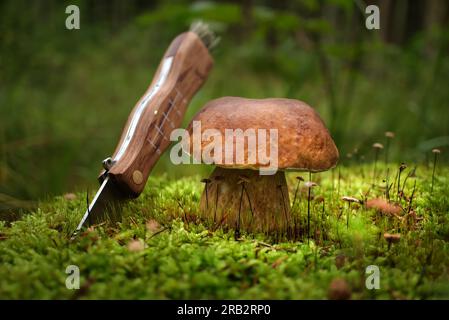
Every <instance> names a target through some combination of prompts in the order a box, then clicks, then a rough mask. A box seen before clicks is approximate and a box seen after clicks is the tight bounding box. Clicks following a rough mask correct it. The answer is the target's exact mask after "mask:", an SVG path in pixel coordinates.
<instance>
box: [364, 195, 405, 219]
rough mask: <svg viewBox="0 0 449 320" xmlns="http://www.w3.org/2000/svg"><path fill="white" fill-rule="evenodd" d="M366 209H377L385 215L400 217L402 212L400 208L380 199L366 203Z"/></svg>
mask: <svg viewBox="0 0 449 320" xmlns="http://www.w3.org/2000/svg"><path fill="white" fill-rule="evenodd" d="M366 207H367V208H368V209H376V210H377V211H379V212H381V213H383V214H388V215H395V216H398V215H399V214H400V213H401V211H402V209H401V207H400V206H398V205H395V204H392V203H389V202H388V201H386V200H384V199H380V198H376V199H370V200H368V201H367V202H366Z"/></svg>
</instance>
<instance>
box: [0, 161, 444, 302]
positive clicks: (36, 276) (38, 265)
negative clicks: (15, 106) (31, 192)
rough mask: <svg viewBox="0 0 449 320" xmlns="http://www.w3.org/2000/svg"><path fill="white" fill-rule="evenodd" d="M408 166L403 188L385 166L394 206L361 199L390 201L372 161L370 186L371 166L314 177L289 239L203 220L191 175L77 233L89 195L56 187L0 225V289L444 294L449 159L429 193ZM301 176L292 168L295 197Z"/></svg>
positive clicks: (62, 294) (2, 293) (134, 295)
mask: <svg viewBox="0 0 449 320" xmlns="http://www.w3.org/2000/svg"><path fill="white" fill-rule="evenodd" d="M414 169H415V168H414V167H413V166H409V167H408V168H406V169H404V170H403V172H401V175H400V176H401V180H400V184H399V191H400V195H399V196H398V195H397V191H398V190H397V189H398V187H397V185H398V183H397V181H398V180H397V178H395V176H397V172H398V166H393V165H390V171H389V172H390V174H389V176H390V178H389V181H388V184H389V185H391V189H389V197H390V205H386V204H385V203H382V202H381V201H378V204H380V207H379V209H369V208H367V201H366V200H370V199H371V200H372V199H375V198H380V199H385V198H386V192H385V191H386V188H385V185H387V183H386V182H383V179H384V177H385V174H386V171H387V170H386V167H385V166H383V165H378V168H377V172H378V178H377V179H376V185H375V187H372V183H373V178H372V177H373V166H372V165H364V166H351V167H343V166H341V167H340V168H336V169H334V170H333V171H329V172H325V173H320V174H314V175H312V180H313V181H315V182H317V183H318V187H315V188H313V199H311V201H310V208H311V217H312V219H311V239H309V240H308V239H307V236H306V233H305V232H302V231H300V232H298V233H297V236H298V237H297V238H296V239H294V240H290V241H288V240H285V239H284V240H283V239H277V241H274V240H273V238H272V237H270V236H267V235H262V234H259V235H250V234H245V233H243V234H241V235H240V237H238V238H237V239H236V238H235V233H234V232H233V231H232V230H230V229H229V230H225V229H223V228H214V227H213V226H211V225H208V224H207V223H201V220H200V219H199V218H198V215H199V199H200V197H201V192H202V188H203V184H201V183H200V178H201V177H197V176H193V177H186V178H183V179H178V180H167V179H166V177H164V176H159V177H151V178H150V180H149V182H148V183H147V187H146V189H145V192H144V193H143V194H142V195H141V196H140V197H139V198H138V199H136V200H135V201H132V202H130V203H128V204H127V205H126V207H125V208H124V210H123V219H122V222H121V223H119V224H116V225H114V224H112V223H104V224H101V225H97V226H94V227H90V228H89V229H88V230H86V231H85V232H84V233H82V234H80V236H79V237H78V238H77V239H76V240H75V241H70V236H71V233H72V232H73V230H74V229H75V227H76V225H77V223H78V222H79V220H80V218H81V217H82V215H83V213H84V211H85V208H86V195H85V194H82V193H78V194H75V195H64V196H60V197H57V198H55V199H51V200H48V201H45V202H42V203H40V205H39V208H38V209H36V210H35V211H34V212H32V213H27V214H24V215H23V216H22V217H21V218H20V219H19V220H17V221H14V222H12V223H7V222H0V274H1V275H2V276H1V277H0V298H1V299H16V298H23V299H112V298H117V299H327V298H331V299H345V298H350V299H435V298H446V299H448V298H449V167H447V166H446V167H443V166H440V167H438V168H437V171H436V174H435V182H434V188H433V192H432V191H431V188H432V187H431V185H432V167H431V166H430V167H426V166H418V167H417V168H416V170H414ZM301 175H302V177H303V178H304V179H305V180H306V181H307V180H308V174H307V173H304V174H301ZM296 176H298V174H295V173H288V175H287V178H288V183H289V189H290V199H291V200H292V199H293V198H294V193H295V190H296V185H297V181H298V180H297V179H295V178H296ZM299 190H300V192H298V194H299V197H298V198H297V202H296V203H295V205H294V207H293V209H292V212H293V214H294V215H295V216H296V217H297V219H298V220H299V221H300V225H303V226H305V225H307V202H308V197H307V192H303V191H304V190H303V187H302V186H300V188H299ZM413 190H414V191H413ZM344 196H348V197H354V198H356V199H358V200H361V201H362V202H363V203H357V202H356V203H348V202H345V201H343V200H342V197H344ZM89 198H90V199H92V198H93V192H91V194H90V196H89ZM298 199H299V201H298ZM411 199H412V201H410V200H411ZM368 203H370V206H373V205H376V204H375V203H373V202H372V201H371V202H368ZM394 203H397V204H398V205H399V206H400V208H399V209H398V208H397V207H395V205H394ZM386 233H387V234H386ZM388 234H390V235H393V236H389V235H388ZM397 234H399V235H400V236H396V235H397ZM399 237H400V238H399ZM70 265H75V266H78V267H79V271H80V290H70V289H68V288H67V287H66V279H67V277H68V274H67V273H66V271H67V270H69V269H67V267H68V266H70ZM371 265H374V266H377V267H378V270H379V273H378V276H379V277H378V279H379V287H380V288H379V289H371V290H370V289H368V288H367V287H366V283H367V282H368V283H369V284H370V283H371V284H375V283H376V280H373V279H375V278H373V276H376V275H377V274H376V272H375V268H374V269H369V268H368V273H367V267H368V266H371ZM373 270H374V273H371V272H373ZM370 276H372V277H371V278H369V277H370Z"/></svg>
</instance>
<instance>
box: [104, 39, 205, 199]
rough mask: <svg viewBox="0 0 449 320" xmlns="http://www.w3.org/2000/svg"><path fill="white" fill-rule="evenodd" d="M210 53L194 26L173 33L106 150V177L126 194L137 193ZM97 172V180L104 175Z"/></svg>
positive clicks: (201, 79) (199, 82)
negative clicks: (147, 83)
mask: <svg viewBox="0 0 449 320" xmlns="http://www.w3.org/2000/svg"><path fill="white" fill-rule="evenodd" d="M212 66H213V59H212V57H211V56H210V54H209V51H208V49H207V48H206V46H205V45H204V44H203V42H202V41H201V39H200V38H199V37H198V36H197V34H196V33H194V32H190V31H189V32H185V33H182V34H180V35H179V36H178V37H176V38H175V39H174V40H173V42H172V43H171V45H170V47H169V48H168V50H167V51H166V53H165V55H164V58H163V59H162V61H161V63H160V65H159V67H158V69H157V72H156V75H155V77H154V79H153V81H152V83H151V85H150V86H149V87H148V89H147V91H146V92H145V94H144V95H143V96H142V98H140V100H139V101H138V102H137V104H136V106H135V107H134V109H133V110H132V112H131V114H130V115H129V117H128V121H127V122H126V125H125V128H124V129H123V132H122V135H121V138H120V141H119V144H118V145H117V147H116V149H115V151H114V154H113V155H112V157H111V159H112V165H111V167H110V168H109V171H108V176H109V179H111V180H112V181H114V183H115V184H117V186H118V187H119V188H120V189H121V190H122V191H123V193H124V194H125V195H127V196H129V197H137V196H138V195H139V194H140V193H141V192H142V190H143V189H144V187H145V184H146V182H147V179H148V176H149V175H150V172H151V170H152V169H153V167H154V165H155V164H156V162H157V161H158V160H159V158H160V156H161V155H162V153H163V152H164V151H165V150H166V149H167V147H168V146H169V145H170V133H171V132H172V130H173V129H176V128H178V127H179V126H180V125H181V123H182V120H183V118H184V114H185V111H186V109H187V106H188V104H189V103H190V100H191V99H192V97H193V95H194V94H195V93H196V92H197V91H198V90H199V89H200V87H201V86H202V85H203V83H204V82H205V80H206V78H207V75H208V73H209V71H210V70H211V68H212ZM104 176H105V175H104V172H102V173H101V174H100V180H101V179H102V177H104Z"/></svg>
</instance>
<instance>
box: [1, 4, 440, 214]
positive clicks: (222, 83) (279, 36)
mask: <svg viewBox="0 0 449 320" xmlns="http://www.w3.org/2000/svg"><path fill="white" fill-rule="evenodd" d="M69 4H76V5H78V6H79V8H80V11H81V29H80V30H67V29H66V28H65V20H66V18H67V14H66V13H65V8H66V6H67V5H69ZM368 4H376V5H378V6H379V8H380V16H381V25H380V26H381V29H380V30H367V29H366V28H365V18H366V15H365V13H364V11H365V7H366V6H367V5H368ZM0 12H1V18H0V210H5V209H8V210H9V209H11V208H15V207H27V206H29V205H31V204H32V202H30V201H33V200H37V199H43V198H47V197H49V196H51V195H54V194H62V193H64V192H70V191H80V190H85V189H86V188H88V187H89V188H94V187H96V176H97V173H98V172H99V169H100V163H101V160H102V159H104V158H105V157H107V156H109V155H111V153H112V152H113V150H114V147H115V145H116V143H117V140H118V137H119V135H120V133H121V130H122V127H123V125H124V123H125V120H126V118H127V116H128V113H129V112H130V110H131V109H132V107H133V106H134V104H135V103H136V101H137V100H138V99H139V98H140V97H141V95H142V94H143V93H144V91H145V90H146V88H147V86H148V85H149V83H150V81H151V79H152V76H153V73H154V71H155V69H156V67H157V65H158V63H159V61H160V59H161V56H162V55H163V53H164V51H165V49H166V48H167V46H168V45H169V43H170V42H171V40H172V39H173V38H174V37H175V36H176V35H177V34H179V33H181V32H183V31H185V30H186V29H188V28H189V25H190V24H191V22H192V21H195V20H198V19H201V20H203V21H205V22H207V23H209V24H210V25H211V26H212V27H213V29H214V30H215V31H216V32H217V33H218V34H219V35H220V36H221V42H220V44H219V46H218V47H217V48H216V49H215V50H214V51H213V55H214V58H215V68H214V69H213V71H212V73H211V75H210V78H209V80H208V82H207V83H206V84H205V86H204V87H203V89H202V90H201V91H200V92H199V93H198V94H197V95H196V96H195V98H194V100H193V101H192V104H191V106H190V108H189V112H188V114H187V116H186V119H185V122H187V121H189V120H190V118H191V117H192V115H193V114H194V113H195V112H196V111H197V110H198V109H199V108H201V106H202V105H203V104H204V103H205V102H207V101H208V100H210V99H213V98H217V97H220V96H226V95H233V96H243V97H253V98H264V97H288V98H295V99H300V100H303V101H306V102H307V103H309V104H310V105H311V106H313V107H315V108H316V109H317V110H318V112H319V113H320V114H321V116H322V117H323V119H324V120H325V122H326V124H327V125H328V127H329V128H330V130H331V133H332V135H333V137H334V139H335V141H336V143H337V145H338V147H339V149H340V153H341V158H342V163H343V165H346V164H351V163H352V162H354V159H355V158H357V161H358V162H363V161H365V162H368V161H371V160H372V158H373V152H372V148H371V146H372V144H373V143H374V142H381V143H384V142H385V136H384V132H385V131H394V132H395V134H396V137H395V139H394V140H393V143H392V145H391V156H390V158H391V159H392V161H396V162H400V161H410V162H416V163H418V162H424V163H426V162H427V161H430V160H431V159H432V158H431V157H432V154H431V152H430V150H431V149H432V148H434V147H440V148H441V149H442V150H443V153H442V154H441V156H442V157H441V159H442V160H443V161H447V159H448V156H447V152H446V150H447V146H448V145H449V113H448V112H447V111H448V107H449V90H448V89H449V88H448V84H449V57H448V52H449V2H448V1H444V0H428V1H424V0H419V1H418V0H413V1H412V0H396V1H391V0H390V1H389V0H378V1H362V0H357V1H350V0H330V1H319V0H295V1H275V0H265V1H251V0H241V1H160V0H159V1H142V0H128V1H124V0H123V1H122V0H110V1H88V0H80V1H70V2H67V1H56V0H45V1H17V0H11V1H1V3H0ZM448 151H449V150H448ZM348 154H352V155H353V157H352V158H351V157H348V156H347V155H348ZM203 170H208V169H207V168H204V167H199V166H174V165H172V164H171V163H170V162H169V161H168V157H167V155H165V156H164V158H163V159H161V161H160V162H159V164H158V166H157V168H156V169H155V171H154V172H155V174H161V173H166V174H167V177H180V176H182V175H185V174H193V173H198V172H200V173H201V172H203Z"/></svg>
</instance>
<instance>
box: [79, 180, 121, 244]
mask: <svg viewBox="0 0 449 320" xmlns="http://www.w3.org/2000/svg"><path fill="white" fill-rule="evenodd" d="M124 199H125V197H123V195H122V194H121V193H120V191H119V190H118V189H117V187H116V186H115V185H114V183H113V182H112V180H110V179H109V177H106V179H104V181H103V183H102V184H101V186H100V189H98V191H97V193H96V194H95V197H94V199H93V200H92V202H91V203H90V205H89V208H88V209H87V210H86V213H85V214H84V216H83V218H82V219H81V221H80V223H79V224H78V227H77V228H76V230H75V232H74V235H73V237H76V236H77V235H78V234H79V232H80V231H81V229H82V228H83V226H85V225H92V224H95V223H100V222H102V221H105V220H107V219H108V218H109V219H112V220H115V221H116V220H120V207H121V204H122V203H123V200H124Z"/></svg>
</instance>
